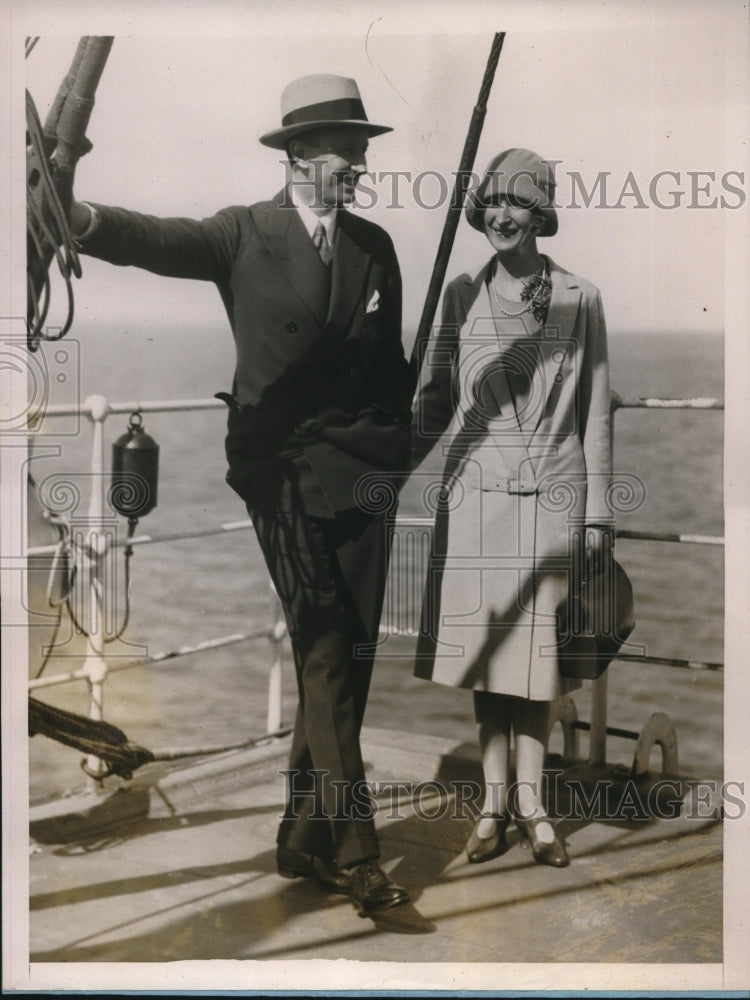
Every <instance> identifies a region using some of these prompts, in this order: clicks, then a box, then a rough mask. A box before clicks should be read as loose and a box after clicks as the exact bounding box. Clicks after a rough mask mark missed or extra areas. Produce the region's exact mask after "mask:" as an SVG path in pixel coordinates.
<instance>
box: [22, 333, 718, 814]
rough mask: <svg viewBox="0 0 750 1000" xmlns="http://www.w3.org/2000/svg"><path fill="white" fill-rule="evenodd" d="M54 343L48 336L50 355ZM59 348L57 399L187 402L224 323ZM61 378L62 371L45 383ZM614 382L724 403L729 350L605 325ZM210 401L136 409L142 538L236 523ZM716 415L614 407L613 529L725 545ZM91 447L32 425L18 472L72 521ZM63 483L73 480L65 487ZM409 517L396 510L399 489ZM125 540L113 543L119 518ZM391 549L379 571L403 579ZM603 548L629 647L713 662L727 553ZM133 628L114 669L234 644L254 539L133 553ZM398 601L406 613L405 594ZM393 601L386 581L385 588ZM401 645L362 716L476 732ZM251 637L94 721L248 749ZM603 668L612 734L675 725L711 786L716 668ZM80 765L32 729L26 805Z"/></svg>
mask: <svg viewBox="0 0 750 1000" xmlns="http://www.w3.org/2000/svg"><path fill="white" fill-rule="evenodd" d="M61 346H62V345H61ZM64 346H65V353H66V357H64V358H63V357H62V356H58V355H57V354H56V353H55V350H54V348H52V346H51V345H45V347H44V348H43V351H44V363H45V364H47V365H48V368H49V371H50V373H51V374H52V376H54V377H52V378H51V382H52V384H53V385H54V387H55V388H54V393H53V395H52V396H51V398H50V402H51V403H60V402H70V401H73V400H75V399H85V398H86V397H87V396H89V395H91V394H95V393H96V394H101V395H104V396H105V397H107V398H108V399H109V400H111V401H124V400H128V401H147V400H154V399H177V398H180V399H184V398H190V399H196V398H204V397H210V396H212V395H213V393H214V392H216V391H217V390H219V389H227V388H228V387H229V385H230V383H231V374H232V356H233V350H232V343H231V336H230V334H229V333H228V332H227V331H226V330H224V329H223V328H222V327H218V328H216V329H210V330H184V329H179V330H177V329H172V328H169V327H168V326H164V327H162V328H160V329H158V330H157V329H155V330H152V331H125V330H116V329H112V330H104V331H102V330H94V329H88V328H86V327H85V325H83V324H81V325H79V326H78V327H76V329H75V334H74V335H70V336H69V337H68V338H67V339H66V341H65V342H64ZM58 374H63V375H64V378H63V379H58V378H57V375H58ZM610 374H611V385H612V388H613V389H614V390H615V391H617V392H618V393H619V394H620V395H621V396H622V397H623V398H632V397H648V396H664V397H676V396H690V397H692V396H701V397H721V396H722V395H723V382H722V380H723V340H722V337H721V336H720V335H712V336H709V335H697V334H680V333H665V334H661V335H656V334H646V333H620V332H613V333H611V334H610ZM224 423H225V414H224V411H223V410H220V411H216V412H203V413H192V414H179V415H164V414H146V415H144V427H145V429H146V431H147V432H148V433H149V434H150V435H152V436H153V437H154V438H155V439H156V440H157V441H158V443H159V446H160V478H159V501H158V506H157V508H156V509H155V510H154V511H153V512H152V513H150V514H149V515H148V516H147V517H146V518H144V519H143V520H142V522H141V524H140V525H139V529H138V531H139V533H148V534H150V535H154V536H157V535H160V534H164V533H167V532H169V533H171V532H183V531H191V530H201V529H205V528H208V527H210V526H213V525H215V524H217V523H224V522H230V521H236V520H240V519H243V518H244V517H245V516H246V514H245V510H244V506H243V504H242V502H241V501H240V500H239V498H238V497H236V496H235V495H234V494H233V493H232V491H231V490H230V489H229V488H228V487H227V486H226V485H225V483H224V471H225V466H224V456H223V437H224ZM126 426H127V417H125V416H113V417H110V418H109V420H108V421H107V423H106V425H105V435H106V442H107V454H108V455H109V449H110V447H111V444H112V442H113V441H114V440H115V439H116V438H117V437H119V436H120V435H121V434H122V433H124V431H125V429H126ZM722 427H723V414H722V413H721V411H697V412H680V411H666V412H665V411H620V412H619V413H618V414H617V418H616V429H615V470H616V472H617V473H622V474H627V475H629V476H636V477H638V480H639V481H640V482H641V483H642V484H643V493H644V497H643V502H642V503H641V504H640V505H639V506H638V509H636V510H633V511H631V512H628V513H627V514H623V515H621V516H620V517H619V519H618V526H619V527H621V528H631V529H634V530H651V531H682V532H689V533H694V534H709V535H721V534H722V533H723V516H722V513H723V512H722ZM90 448H91V434H90V427H89V425H88V423H87V421H85V420H84V421H83V424H82V426H81V427H80V428H78V429H76V425H75V423H73V422H71V421H68V420H62V419H57V420H53V419H50V420H48V421H46V422H45V424H44V425H43V428H42V430H41V431H40V433H39V434H38V435H37V437H36V439H35V442H34V444H33V449H32V454H33V456H34V457H33V459H32V463H31V469H32V472H33V474H34V477H35V479H36V481H37V483H38V484H39V486H40V490H41V493H42V495H45V493H46V494H47V495H49V492H50V490H51V489H52V488H53V486H54V483H55V482H56V477H59V476H63V477H64V478H67V479H71V478H72V479H73V480H74V481H76V482H77V483H78V485H79V488H80V490H81V493H82V501H81V504H79V507H78V508H75V509H73V510H72V511H71V512H70V514H71V515H72V516H73V517H80V516H82V515H84V514H85V509H86V506H87V503H86V500H85V496H86V490H87V489H88V483H89V482H90V480H89V478H88V477H87V471H88V468H89V455H90ZM71 473H72V477H71ZM405 509H406V512H407V513H408V511H409V498H408V495H407V496H406V502H405ZM37 513H38V512H36V511H35V510H34V509H33V507H32V509H31V526H30V542H31V543H32V544H43V543H45V542H51V541H54V535H52V534H51V533H50V531H49V527H48V526H47V525H46V524H43V523H42V522H41V521H40V519H39V518H38V517H37V516H36V515H37ZM118 530H119V531H121V532H122V533H123V534H124V532H125V530H126V529H125V525H124V523H123V522H122V521H121V522H120V525H119V529H118ZM398 551H400V550H397V557H396V559H395V560H394V565H393V573H394V574H401V575H400V576H399V579H400V580H402V577H403V566H402V564H401V562H400V560H399V558H398ZM617 556H618V558H619V560H620V561H621V562H622V563H623V565H624V566H625V567H626V569H627V570H628V573H629V575H630V577H631V579H632V581H633V585H634V589H635V595H636V617H637V626H636V630H635V632H634V633H633V635H632V636H631V639H630V642H631V643H633V644H634V646H635V647H638V648H643V649H644V650H645V651H647V652H649V653H652V654H654V655H658V656H670V657H678V658H682V659H691V660H705V661H710V662H720V661H721V660H722V634H723V615H724V610H723V609H724V602H723V549H722V548H721V547H718V546H717V547H714V546H711V547H707V546H696V545H677V544H673V543H653V542H637V541H628V540H623V539H621V540H620V541H619V542H618V544H617ZM116 569H117V574H118V577H117V580H118V583H117V587H118V591H117V593H118V611H119V614H120V615H121V614H122V613H123V609H124V593H123V590H124V585H123V565H122V556H121V554H120V556H119V557H118V565H117V567H116ZM131 571H132V572H131V588H130V603H131V619H130V624H129V626H128V629H127V631H126V633H125V635H124V641H123V642H117V643H113V644H112V645H111V646H109V647H108V648H107V656H108V658H111V660H112V662H113V663H115V662H119V661H120V658H127V657H128V656H133V655H141V654H144V653H149V654H151V653H155V652H162V651H168V650H171V649H175V648H177V647H181V646H184V645H186V644H192V643H197V642H200V641H202V640H205V639H210V638H216V637H219V636H223V635H229V634H235V633H238V632H242V631H245V630H247V629H249V628H252V627H255V626H257V625H259V624H261V623H262V622H263V621H264V620H265V617H266V615H267V609H268V604H269V589H268V583H267V580H266V576H265V571H264V566H263V563H262V560H261V558H260V555H259V553H258V551H257V548H256V544H255V541H254V538H253V536H252V533H251V532H240V533H233V534H227V535H221V536H217V537H211V538H204V539H200V540H197V541H196V540H190V541H180V542H176V543H172V544H168V545H167V544H159V545H152V546H143V547H139V548H137V549H136V551H135V554H134V556H133V559H132V563H131ZM46 576H47V570H46V567H44V566H40V567H39V568H37V569H34V570H33V571H32V572H30V574H29V582H30V602H31V608H32V612H33V613H32V616H31V626H32V627H31V629H30V636H31V640H30V644H31V654H30V665H29V669H30V674H31V675H33V674H34V673H36V671H37V670H38V668H39V662H40V657H41V648H42V646H43V645H44V644H45V643H48V642H49V641H50V638H51V636H52V633H53V626H54V623H55V613H54V611H53V610H52V609H50V608H49V607H48V606H47V605H46V600H45V597H44V591H45V586H46ZM407 589H408V590H409V591H410V593H411V594H412V597H411V601H410V607H409V608H407V609H405V610H404V609H401V612H402V616H403V615H404V614H406V615H413V614H414V613H416V610H418V609H415V608H414V607H413V605H415V604H418V598H415V597H414V594H418V589H419V588H418V586H417V585H414V584H412V585H410V587H408V588H407ZM401 592H402V591H401V590H400V591H399V593H401ZM57 642H58V646H57V647H56V649H57V654H58V655H54V656H53V657H52V658H51V660H50V662H49V664H48V665H47V667H46V672H47V673H57V672H58V671H65V670H69V669H71V668H73V667H76V666H78V665H80V654H81V642H80V638H79V637H77V636H76V635H75V634H74V630H73V629H71V627H70V625H69V623H68V622H67V621H66V620H64V622H63V627H62V628H61V630H60V632H59V634H58V637H57ZM412 649H413V643H412V641H411V640H410V639H405V638H394V637H390V638H388V639H387V640H385V641H384V642H383V644H382V648H381V653H380V656H379V661H378V664H377V667H376V673H375V676H374V680H373V685H372V690H371V696H370V701H369V704H368V711H367V717H366V720H365V722H366V724H368V725H375V726H378V725H382V726H386V727H391V728H400V727H403V728H408V729H410V730H412V731H414V730H416V731H420V732H424V733H429V734H436V735H443V736H445V735H449V736H454V737H455V739H456V740H457V741H466V742H472V741H473V740H474V739H475V735H474V724H473V720H472V713H471V697H470V695H469V693H468V692H464V691H455V690H453V689H450V688H444V687H442V686H440V685H435V684H430V683H429V682H424V681H418V680H416V679H414V678H413V676H412V662H411V654H412ZM268 663H269V649H268V646H267V644H266V642H265V640H259V641H256V642H253V643H243V644H241V645H237V646H231V647H229V648H226V649H223V650H217V651H214V652H212V653H210V654H202V655H201V656H199V657H198V656H188V657H185V658H182V659H178V660H171V661H168V662H167V663H165V664H164V665H161V666H157V667H152V668H143V667H137V668H134V669H132V670H128V671H123V672H120V673H116V674H113V675H112V676H111V678H110V680H109V681H108V684H107V688H106V693H105V703H104V714H105V718H107V719H108V720H109V721H111V722H113V723H114V724H115V725H118V726H120V727H121V728H122V729H124V730H125V732H126V733H127V735H128V737H129V738H130V739H132V740H134V741H136V742H139V743H141V744H143V745H144V746H147V747H150V748H151V749H159V748H163V747H179V746H195V745H201V744H215V743H223V742H228V741H234V740H242V739H244V738H249V737H251V736H254V735H260V734H261V733H262V732H263V731H264V729H265V712H266V675H267V666H268ZM609 674H610V704H609V721H610V724H611V725H615V726H620V727H625V728H632V729H640V728H642V726H643V724H644V723H645V722H646V720H647V719H648V717H649V715H650V714H651V713H652V712H655V711H663V712H667V713H668V714H669V715H670V716H671V717H672V719H673V720H674V722H675V725H676V727H677V732H678V740H679V745H680V760H681V765H682V768H683V769H684V770H685V771H686V772H687V773H690V774H693V775H697V776H700V777H706V776H712V777H716V776H718V775H720V773H721V767H722V678H721V674H720V673H715V672H711V673H709V672H703V671H694V670H690V671H688V670H677V669H670V668H667V667H661V666H638V667H634V666H631V665H628V664H617V663H615V664H614V665H613V667H612V668H611V669H610V671H609ZM39 696H40V697H43V698H44V699H45V700H48V701H50V702H52V703H53V704H58V705H61V706H63V707H68V708H71V709H72V710H74V711H78V712H82V713H84V714H85V713H86V711H87V705H88V695H87V692H86V689H85V686H84V685H83V684H77V685H72V686H66V687H65V688H52V689H49V690H47V691H45V692H44V693H43V694H41V695H39ZM588 699H589V690H588V685H586V686H585V687H584V689H583V690H582V691H581V692H578V693H577V694H576V702H577V705H578V708H579V715H580V716H581V717H582V718H586V717H587V710H588ZM294 705H295V684H294V678H293V675H292V670H291V667H290V664H289V662H288V658H287V663H286V664H285V677H284V712H285V720H286V721H288V720H290V719H291V718H292V715H293V711H294ZM610 747H611V749H610V756H611V757H612V758H613V759H615V760H622V761H627V760H628V755H629V754H632V746H629V745H626V744H625V743H624V741H617V740H610ZM79 761H80V754H78V753H77V752H76V751H73V750H70V749H67V748H65V747H62V746H60V745H58V744H56V743H53V742H52V741H50V740H47V739H45V738H43V737H39V736H37V737H35V738H34V739H32V741H31V750H30V788H31V797H32V800H35V799H39V798H41V797H44V796H47V795H51V794H56V793H60V792H61V791H64V790H67V789H70V788H72V787H75V786H77V785H79V784H80V783H81V781H82V774H81V771H80V768H79Z"/></svg>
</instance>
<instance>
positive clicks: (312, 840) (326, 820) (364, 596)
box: [248, 504, 392, 866]
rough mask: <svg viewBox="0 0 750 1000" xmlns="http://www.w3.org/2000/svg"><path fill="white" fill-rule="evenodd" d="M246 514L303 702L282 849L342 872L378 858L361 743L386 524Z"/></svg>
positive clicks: (358, 518)
mask: <svg viewBox="0 0 750 1000" xmlns="http://www.w3.org/2000/svg"><path fill="white" fill-rule="evenodd" d="M248 511H249V513H250V516H251V517H252V520H253V524H254V526H255V532H256V535H257V538H258V542H259V544H260V547H261V550H262V552H263V555H264V557H265V560H266V564H267V566H268V570H269V573H270V575H271V578H272V580H273V582H274V586H275V587H276V590H277V593H278V595H279V599H280V600H281V604H282V606H283V608H284V614H285V617H286V621H287V627H288V629H289V635H290V638H291V642H292V650H293V653H294V662H295V668H296V674H297V689H298V694H299V706H298V709H297V717H296V720H295V726H294V735H293V738H292V748H291V754H290V762H289V773H288V775H287V803H286V810H285V814H284V818H283V819H282V822H281V825H280V828H279V834H278V838H277V839H278V843H279V844H280V845H282V846H284V847H288V848H290V849H291V850H294V851H302V852H306V853H310V854H315V855H317V856H319V857H324V858H332V859H334V860H335V861H336V862H337V863H338V864H339V865H342V866H343V865H350V864H353V863H355V862H357V861H361V860H364V859H365V858H372V857H378V855H379V849H378V841H377V837H376V834H375V824H374V820H373V806H372V801H371V798H370V796H369V794H368V791H367V787H366V785H365V775H364V766H363V762H362V754H361V750H360V745H359V734H360V729H361V726H362V719H363V716H364V711H365V705H366V702H367V693H368V689H369V685H370V676H371V673H372V665H373V656H374V643H375V641H376V639H377V627H378V622H379V619H380V612H381V607H382V599H383V592H384V588H385V580H386V573H387V564H388V555H389V551H390V542H391V536H392V525H391V524H390V523H389V522H388V521H386V519H385V518H382V517H373V516H372V515H370V514H366V513H364V512H363V511H360V510H350V511H344V512H343V513H341V514H338V515H337V516H336V517H332V518H319V517H310V516H308V515H306V514H305V513H304V512H302V511H296V512H295V511H290V510H282V509H279V508H278V507H275V506H270V505H269V506H263V505H252V504H248ZM361 646H364V648H358V647H361Z"/></svg>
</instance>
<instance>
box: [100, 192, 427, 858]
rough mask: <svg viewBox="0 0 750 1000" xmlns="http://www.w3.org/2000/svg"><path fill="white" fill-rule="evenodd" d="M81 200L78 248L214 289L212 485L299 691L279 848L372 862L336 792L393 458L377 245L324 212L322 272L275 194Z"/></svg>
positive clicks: (347, 748) (398, 463)
mask: <svg viewBox="0 0 750 1000" xmlns="http://www.w3.org/2000/svg"><path fill="white" fill-rule="evenodd" d="M96 208H97V209H98V211H99V215H100V223H99V226H98V228H97V229H96V230H95V231H94V232H93V233H92V235H91V237H90V239H88V240H86V242H85V249H86V252H88V253H91V254H93V255H95V256H98V257H102V258H104V259H106V260H109V261H110V262H112V263H115V264H125V265H127V264H133V265H136V266H139V267H142V268H147V269H148V270H151V271H154V272H156V273H157V274H162V275H167V276H173V277H180V278H196V279H201V280H207V281H213V282H215V284H216V286H217V288H218V290H219V292H220V294H221V297H222V299H223V302H224V306H225V308H226V311H227V315H228V317H229V321H230V324H231V327H232V331H233V333H234V338H235V344H236V352H237V365H236V370H235V374H234V382H233V386H232V391H231V393H229V392H226V393H222V394H220V395H221V396H222V398H224V399H225V400H226V401H227V402H228V404H229V406H230V410H229V417H228V433H227V439H226V450H227V458H228V462H229V471H228V473H227V480H228V482H229V483H230V485H231V486H233V488H234V489H235V490H237V492H238V493H239V494H240V495H241V496H242V497H243V499H244V500H245V501H246V503H247V505H248V509H249V511H250V513H251V515H252V518H253V522H254V525H255V529H256V535H257V539H258V542H259V544H260V547H261V550H262V552H263V555H264V558H265V560H266V564H267V566H268V569H269V572H270V574H271V577H272V579H273V581H274V583H275V585H276V590H277V592H278V594H279V597H280V599H281V601H282V604H283V606H284V612H285V615H286V619H287V624H288V626H289V633H290V637H291V640H292V647H293V652H294V658H295V665H296V668H297V682H298V688H299V692H300V699H299V706H298V710H297V718H296V721H295V730H294V738H293V741H292V748H291V753H290V769H289V773H290V775H293V776H294V777H293V778H292V779H291V785H290V788H289V794H288V797H287V808H286V811H285V816H284V820H283V822H282V824H281V826H280V829H279V834H278V841H279V844H280V845H282V846H284V847H287V848H290V849H292V850H295V851H303V852H308V853H312V854H316V855H319V856H321V857H325V858H333V857H335V858H336V860H337V861H338V862H339V864H342V865H345V864H351V863H354V862H357V861H359V860H362V859H364V858H369V857H375V856H377V854H378V845H377V838H376V836H375V828H374V822H373V818H372V815H371V814H368V813H367V810H365V812H359V813H358V812H356V811H354V810H349V809H345V810H344V815H343V816H339V815H337V814H338V812H339V811H340V809H341V805H340V802H339V800H338V798H337V796H338V790H340V789H341V788H345V789H348V790H349V792H351V791H352V790H353V789H354V788H355V787H356V786H357V785H358V784H360V783H363V782H364V778H365V775H364V765H363V763H362V758H361V750H360V746H359V731H360V727H361V724H362V718H363V714H364V710H365V704H366V700H367V692H368V685H369V680H370V674H371V670H372V659H373V655H372V654H373V650H374V641H375V639H376V636H377V626H378V621H379V616H380V610H381V605H382V598H383V592H384V587H385V580H386V572H387V564H388V553H389V548H390V539H391V533H392V530H393V519H392V517H390V516H386V515H391V514H392V513H394V512H395V500H396V490H395V485H394V486H392V488H390V489H388V488H386V489H383V488H382V484H383V483H384V481H387V480H388V479H389V477H390V476H393V477H394V478H400V476H401V475H402V473H403V471H404V470H405V468H406V467H407V465H408V460H409V435H410V426H409V425H410V405H411V397H412V385H411V384H410V382H411V378H410V374H409V367H408V364H407V362H406V360H405V358H404V353H403V348H402V344H401V278H400V274H399V268H398V263H397V260H396V255H395V252H394V249H393V245H392V243H391V240H390V238H389V237H388V235H387V234H386V233H385V232H384V231H383V230H382V229H380V228H379V227H378V226H375V225H373V224H372V223H370V222H367V221H365V220H363V219H361V218H358V217H356V216H354V215H351V214H349V213H348V212H346V211H340V212H339V213H338V217H337V225H336V235H335V237H334V241H333V260H332V264H331V266H330V268H328V267H326V266H324V265H323V263H322V262H321V260H320V257H319V255H318V252H317V250H316V249H315V246H314V245H313V242H312V240H311V238H310V235H309V233H308V232H307V230H306V229H305V226H304V224H303V222H302V220H301V218H300V216H299V214H298V212H297V210H296V209H295V208H294V205H293V202H292V198H291V193H290V192H289V191H287V190H284V191H281V192H280V193H279V194H278V195H277V196H276V197H275V198H274V199H272V200H271V201H268V202H261V203H259V204H256V205H252V206H250V207H233V208H227V209H225V210H223V211H221V212H219V213H218V214H217V215H215V216H213V217H212V218H210V219H205V220H203V221H197V220H190V219H156V218H153V217H151V216H144V215H141V214H138V213H133V212H128V211H124V210H122V209H117V208H106V207H104V206H96ZM323 806H324V807H325V810H323V809H322V807H323ZM321 816H322V817H323V818H324V819H325V818H326V816H328V817H334V816H335V817H336V821H335V822H334V821H333V820H332V821H331V822H330V823H327V822H320V817H321Z"/></svg>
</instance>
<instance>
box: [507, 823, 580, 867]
mask: <svg viewBox="0 0 750 1000" xmlns="http://www.w3.org/2000/svg"><path fill="white" fill-rule="evenodd" d="M549 821H550V820H549V817H548V816H536V817H534V818H532V819H523V818H522V817H521V816H516V826H517V827H518V829H519V831H520V833H521V836H522V837H524V838H525V839H526V840H527V841H528V842H529V844H530V845H531V853H532V854H533V855H534V861H536V862H538V863H539V864H540V865H552V867H553V868H565V867H567V866H568V865H569V864H570V858H569V857H568V852H567V851H566V850H565V845H564V844H563V843H562V842H561V841H559V840H558V839H557V836H556V835H555V839H554V840H551V841H544V840H538V839H537V835H536V828H537V826H538V825H539V824H540V823H549Z"/></svg>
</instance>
